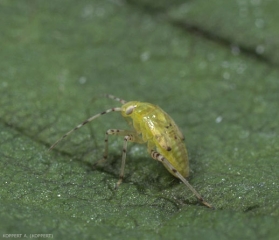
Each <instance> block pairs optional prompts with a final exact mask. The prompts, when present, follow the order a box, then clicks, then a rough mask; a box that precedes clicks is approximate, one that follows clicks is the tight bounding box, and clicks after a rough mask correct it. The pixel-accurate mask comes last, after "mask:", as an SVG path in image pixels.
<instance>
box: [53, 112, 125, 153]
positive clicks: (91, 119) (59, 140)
mask: <svg viewBox="0 0 279 240" xmlns="http://www.w3.org/2000/svg"><path fill="white" fill-rule="evenodd" d="M121 110H122V109H121V108H120V107H115V108H110V109H108V110H106V111H104V112H101V113H98V114H96V115H94V116H92V117H90V118H88V119H87V120H85V121H84V122H82V123H81V124H79V125H77V126H76V127H75V128H73V129H72V130H71V131H69V132H67V133H66V134H64V135H63V136H62V137H61V138H60V139H58V140H57V141H56V142H55V143H54V144H52V145H51V147H50V148H49V149H48V150H49V151H50V150H51V149H53V148H54V147H55V146H56V145H57V144H58V143H59V142H61V141H62V140H63V139H64V138H66V137H67V136H69V135H70V134H71V133H72V132H74V131H76V130H78V129H79V128H81V127H82V126H84V125H85V124H87V123H89V122H91V121H93V120H94V119H96V118H98V117H100V116H102V115H104V114H107V113H110V112H120V111H121Z"/></svg>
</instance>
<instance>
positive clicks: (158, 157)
mask: <svg viewBox="0 0 279 240" xmlns="http://www.w3.org/2000/svg"><path fill="white" fill-rule="evenodd" d="M150 155H151V157H152V158H153V159H155V160H157V161H159V162H161V163H164V164H165V165H166V166H168V168H169V169H171V170H172V172H173V174H174V175H175V176H176V177H177V178H179V179H180V180H181V181H182V182H183V183H184V184H185V185H186V186H187V187H188V188H189V189H190V190H191V191H192V192H193V193H194V194H195V196H196V197H197V199H198V200H199V201H200V202H201V203H202V204H204V205H205V206H207V207H209V208H212V209H214V207H213V206H212V205H211V204H209V203H208V202H206V201H205V200H204V199H203V197H202V196H201V195H200V194H199V193H198V192H197V191H196V190H195V189H194V188H193V187H192V185H191V184H190V183H189V182H188V181H187V180H186V178H184V177H183V176H182V175H181V174H180V173H179V172H178V171H177V170H176V169H175V167H174V166H172V164H171V163H170V162H169V161H168V160H167V159H166V158H164V156H163V155H161V154H160V153H158V152H156V151H154V150H150Z"/></svg>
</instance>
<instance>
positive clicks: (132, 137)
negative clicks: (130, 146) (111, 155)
mask: <svg viewBox="0 0 279 240" xmlns="http://www.w3.org/2000/svg"><path fill="white" fill-rule="evenodd" d="M109 135H119V136H124V141H123V149H122V162H121V169H120V174H119V180H118V182H117V184H116V187H115V188H118V187H119V185H120V184H121V183H122V181H123V178H124V169H125V162H126V152H127V142H128V141H129V142H137V143H143V141H142V139H141V138H140V137H139V136H138V135H137V133H136V132H134V131H128V130H120V129H109V130H107V131H106V135H105V150H104V155H103V158H102V159H101V160H99V161H98V162H97V163H95V164H94V166H96V165H97V164H99V163H100V162H103V161H106V160H107V158H108V136H109Z"/></svg>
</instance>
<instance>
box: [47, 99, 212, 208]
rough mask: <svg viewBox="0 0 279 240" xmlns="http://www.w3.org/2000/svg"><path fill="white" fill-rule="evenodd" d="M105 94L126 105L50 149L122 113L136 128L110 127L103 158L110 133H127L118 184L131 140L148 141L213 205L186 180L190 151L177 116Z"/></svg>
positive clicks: (150, 149) (154, 153) (155, 152)
mask: <svg viewBox="0 0 279 240" xmlns="http://www.w3.org/2000/svg"><path fill="white" fill-rule="evenodd" d="M105 96H106V97H108V98H112V99H114V100H116V101H119V102H121V103H122V104H123V105H122V107H116V108H111V109H108V110H106V111H104V112H102V113H99V114H97V115H94V116H93V117H91V118H89V119H87V120H85V121H84V122H83V123H81V124H80V125H78V126H76V127H75V128H74V129H72V130H71V131H69V132H68V133H66V134H65V135H64V136H63V137H62V138H60V139H59V140H57V141H56V142H55V143H54V144H53V145H52V146H51V147H50V150H51V149H52V148H54V147H55V145H56V144H57V143H59V142H60V141H61V140H62V139H64V138H65V137H67V136H68V135H69V134H71V133H72V132H74V131H75V130H77V129H79V128H81V127H82V126H83V125H85V124H87V123H89V122H91V121H92V120H94V119H96V118H97V117H99V116H101V115H104V114H106V113H109V112H114V111H115V112H121V114H122V116H123V117H124V118H125V119H126V120H127V121H128V123H129V124H130V125H131V126H132V129H133V130H119V129H109V130H107V131H106V135H105V151H104V155H103V160H106V159H107V155H108V135H120V136H124V143H123V152H122V164H121V170H120V179H119V181H118V182H117V187H118V186H119V185H120V184H121V182H122V180H123V177H124V168H125V161H126V149H127V142H128V141H129V142H136V143H147V149H148V152H149V153H150V155H151V157H152V158H153V159H155V160H157V161H159V162H162V164H163V165H164V166H165V167H166V169H167V170H168V171H169V172H170V173H171V174H172V175H174V176H175V177H177V178H179V179H180V180H181V181H182V182H183V183H184V184H185V185H186V186H187V187H188V188H189V189H190V190H191V191H192V192H193V193H194V194H195V196H196V197H197V198H198V199H199V200H200V201H201V202H202V203H203V204H204V205H206V206H207V207H209V208H213V207H212V206H211V205H210V204H209V203H207V202H206V201H205V200H204V199H203V198H202V196H201V195H200V194H199V193H198V192H197V191H196V190H195V189H194V188H193V187H192V186H191V185H190V183H189V182H188V181H187V180H186V177H188V176H189V164H188V156H187V150H186V147H185V144H184V142H183V140H184V137H183V134H182V133H181V131H180V130H179V128H178V127H177V125H176V124H175V122H174V121H173V119H172V118H171V117H170V116H169V115H168V114H167V113H165V112H164V111H163V110H162V109H161V108H159V107H158V106H156V105H153V104H151V103H145V102H138V101H131V102H126V101H124V100H122V99H119V98H116V97H114V96H112V95H105Z"/></svg>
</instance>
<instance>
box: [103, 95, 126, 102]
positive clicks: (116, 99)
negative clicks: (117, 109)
mask: <svg viewBox="0 0 279 240" xmlns="http://www.w3.org/2000/svg"><path fill="white" fill-rule="evenodd" d="M102 96H103V97H106V98H110V99H113V100H115V101H118V102H121V103H122V104H125V103H126V102H127V101H125V100H123V99H121V98H118V97H115V96H113V95H111V94H103V95H102Z"/></svg>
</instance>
